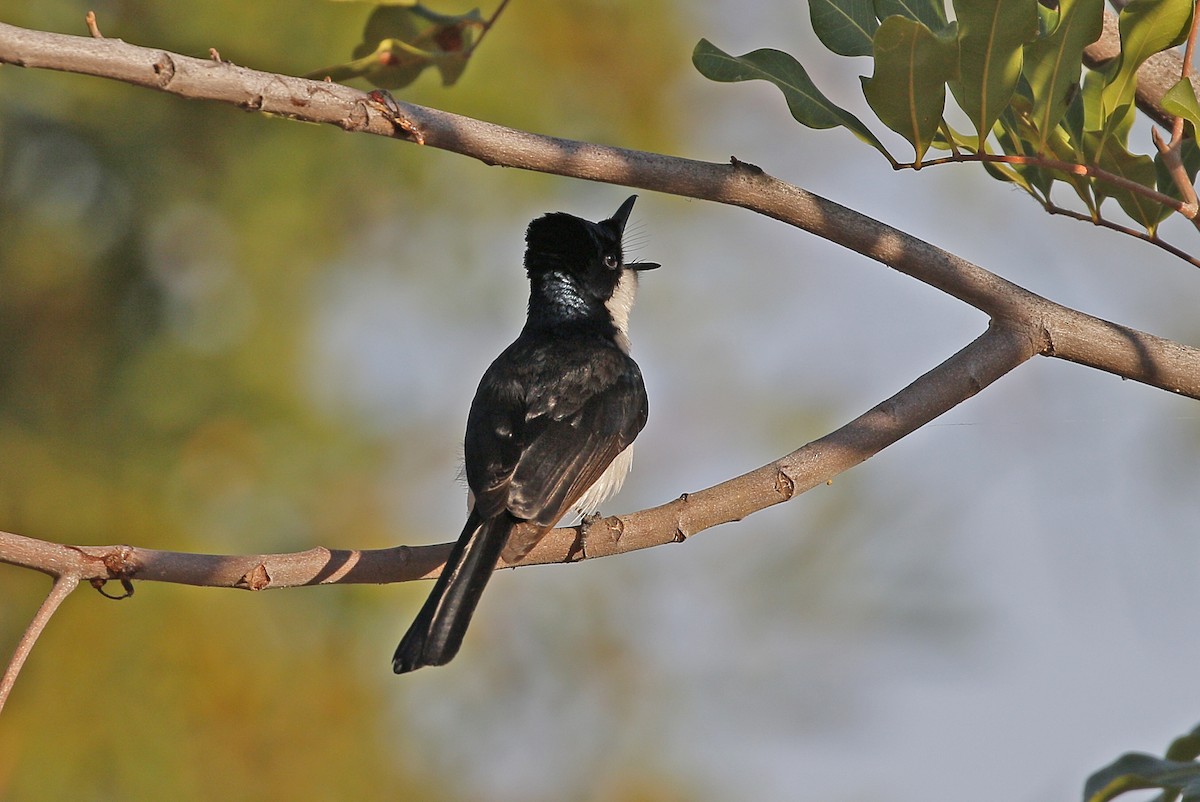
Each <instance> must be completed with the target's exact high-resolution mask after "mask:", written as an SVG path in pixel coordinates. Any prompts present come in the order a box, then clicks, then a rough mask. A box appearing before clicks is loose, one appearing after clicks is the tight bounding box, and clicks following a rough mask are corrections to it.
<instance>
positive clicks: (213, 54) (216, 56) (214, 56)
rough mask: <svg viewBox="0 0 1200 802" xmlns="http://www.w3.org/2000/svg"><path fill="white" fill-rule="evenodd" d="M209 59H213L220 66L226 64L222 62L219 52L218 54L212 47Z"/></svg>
mask: <svg viewBox="0 0 1200 802" xmlns="http://www.w3.org/2000/svg"><path fill="white" fill-rule="evenodd" d="M208 57H209V58H210V59H212V60H213V61H215V62H217V63H218V64H224V63H225V62H224V61H222V60H221V54H220V53H219V52H217V49H216V48H215V47H210V48H209V49H208Z"/></svg>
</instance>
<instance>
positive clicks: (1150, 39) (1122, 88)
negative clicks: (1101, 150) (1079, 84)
mask: <svg viewBox="0 0 1200 802" xmlns="http://www.w3.org/2000/svg"><path fill="white" fill-rule="evenodd" d="M1119 20H1120V24H1121V56H1120V59H1119V61H1118V62H1117V65H1116V66H1115V67H1114V68H1112V70H1113V71H1112V73H1111V74H1110V75H1109V80H1108V86H1106V87H1104V112H1105V114H1112V113H1113V112H1114V111H1116V110H1117V109H1119V108H1121V107H1122V106H1127V105H1130V104H1132V103H1133V96H1134V91H1135V90H1136V89H1137V70H1138V67H1140V66H1142V62H1144V61H1145V60H1146V59H1148V58H1150V56H1153V55H1154V54H1155V53H1159V52H1161V51H1163V50H1166V49H1167V48H1169V47H1174V46H1175V45H1177V44H1179V43H1180V42H1182V41H1184V40H1185V39H1186V38H1187V35H1188V31H1189V30H1190V28H1191V22H1192V3H1191V0H1133V2H1131V3H1130V4H1129V5H1127V6H1125V8H1124V10H1123V11H1121V16H1120V17H1119Z"/></svg>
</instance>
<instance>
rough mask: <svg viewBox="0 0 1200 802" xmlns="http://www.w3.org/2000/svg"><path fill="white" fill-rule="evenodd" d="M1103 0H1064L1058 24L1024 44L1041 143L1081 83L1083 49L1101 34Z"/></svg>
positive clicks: (1034, 114) (1034, 120) (1060, 116)
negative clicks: (1051, 29)
mask: <svg viewBox="0 0 1200 802" xmlns="http://www.w3.org/2000/svg"><path fill="white" fill-rule="evenodd" d="M1103 23H1104V0H1061V2H1060V5H1059V17H1058V25H1057V27H1055V29H1054V30H1053V31H1052V32H1051V33H1049V34H1048V35H1047V36H1044V37H1042V38H1040V39H1037V40H1035V41H1033V42H1030V43H1029V44H1027V45H1025V53H1024V61H1025V63H1024V68H1023V71H1024V75H1025V77H1026V79H1027V80H1028V81H1029V86H1030V89H1031V90H1032V93H1033V110H1032V112H1031V117H1032V119H1033V124H1034V125H1035V126H1036V127H1037V129H1038V131H1040V132H1041V138H1040V139H1039V145H1041V146H1043V147H1044V145H1045V141H1046V137H1047V136H1049V134H1050V132H1051V131H1053V130H1054V128H1055V127H1056V126H1057V125H1058V123H1059V122H1060V121H1061V120H1062V118H1063V115H1064V114H1065V113H1066V110H1067V104H1068V102H1069V101H1070V100H1071V94H1072V92H1073V91H1074V90H1075V89H1077V88H1078V86H1079V75H1080V72H1081V71H1082V67H1083V49H1084V48H1085V47H1087V46H1088V45H1090V44H1091V43H1092V42H1094V41H1096V39H1097V38H1098V37H1099V36H1100V30H1101V28H1102V27H1103Z"/></svg>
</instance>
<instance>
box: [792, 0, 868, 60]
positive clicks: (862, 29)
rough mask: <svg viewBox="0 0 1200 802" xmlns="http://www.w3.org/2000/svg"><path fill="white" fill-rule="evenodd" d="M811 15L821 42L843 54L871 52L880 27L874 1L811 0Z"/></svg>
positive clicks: (809, 13)
mask: <svg viewBox="0 0 1200 802" xmlns="http://www.w3.org/2000/svg"><path fill="white" fill-rule="evenodd" d="M808 16H809V19H811V20H812V26H813V30H814V31H816V34H817V38H818V39H820V40H821V44H823V45H825V46H826V47H827V48H829V49H830V50H832V51H833V52H834V53H837V54H838V55H839V56H869V55H871V37H873V36H874V35H875V31H876V30H877V29H878V28H879V22H878V21H877V20H876V19H875V8H874V6H873V5H872V3H871V0H809V2H808Z"/></svg>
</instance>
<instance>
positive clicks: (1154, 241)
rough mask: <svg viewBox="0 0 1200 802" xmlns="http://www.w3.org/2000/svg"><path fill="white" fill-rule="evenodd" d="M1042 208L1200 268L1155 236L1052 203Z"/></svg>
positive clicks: (1192, 258) (1193, 258)
mask: <svg viewBox="0 0 1200 802" xmlns="http://www.w3.org/2000/svg"><path fill="white" fill-rule="evenodd" d="M1042 208H1044V209H1045V210H1046V211H1047V212H1049V213H1050V214H1058V215H1062V216H1063V217H1070V218H1071V219H1072V220H1082V221H1083V222H1085V223H1091V224H1092V225H1096V226H1099V227H1101V228H1108V229H1111V230H1113V231H1119V232H1120V233H1122V234H1125V235H1127V236H1130V237H1135V238H1137V239H1140V240H1142V241H1143V242H1148V243H1149V244H1151V245H1153V246H1155V247H1157V248H1162V249H1163V250H1164V251H1166V252H1167V253H1169V254H1171V255H1172V256H1176V257H1178V258H1180V259H1182V260H1183V261H1185V262H1188V263H1189V264H1191V265H1194V266H1195V267H1200V259H1197V258H1196V257H1195V256H1192V255H1191V254H1190V253H1188V252H1187V251H1185V250H1183V249H1182V248H1177V247H1175V246H1174V245H1172V244H1171V243H1169V242H1167V241H1166V240H1164V239H1160V238H1159V237H1158V236H1157V235H1155V234H1147V233H1146V232H1145V231H1139V230H1138V229H1136V228H1130V227H1129V226H1123V225H1121V224H1120V223H1114V222H1112V221H1111V220H1106V219H1105V218H1103V217H1098V216H1097V217H1093V216H1092V215H1089V214H1083V213H1082V212H1076V211H1073V210H1071V209H1067V208H1064V207H1062V206H1059V205H1058V204H1056V203H1052V202H1050V201H1043V202H1042Z"/></svg>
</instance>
